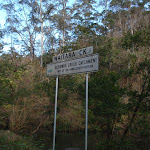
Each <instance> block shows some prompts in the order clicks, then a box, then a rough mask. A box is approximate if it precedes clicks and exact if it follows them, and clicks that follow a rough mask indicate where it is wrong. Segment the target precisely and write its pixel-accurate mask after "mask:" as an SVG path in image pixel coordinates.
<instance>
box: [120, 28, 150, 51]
mask: <svg viewBox="0 0 150 150" xmlns="http://www.w3.org/2000/svg"><path fill="white" fill-rule="evenodd" d="M149 32H150V27H147V28H145V29H143V30H138V31H136V32H135V33H134V34H131V33H130V32H128V33H126V34H125V35H124V37H123V39H122V46H123V47H124V48H126V49H128V48H132V47H133V45H134V46H135V47H139V46H149V45H150V35H149Z"/></svg>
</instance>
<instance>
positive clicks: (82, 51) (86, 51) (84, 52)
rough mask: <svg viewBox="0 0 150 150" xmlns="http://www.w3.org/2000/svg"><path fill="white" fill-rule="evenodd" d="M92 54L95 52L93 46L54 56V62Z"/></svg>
mask: <svg viewBox="0 0 150 150" xmlns="http://www.w3.org/2000/svg"><path fill="white" fill-rule="evenodd" d="M90 54H93V46H91V47H86V48H82V49H79V50H76V51H71V52H68V53H63V54H60V55H56V56H53V62H55V63H56V62H62V61H65V60H71V59H74V58H79V57H83V56H86V55H90Z"/></svg>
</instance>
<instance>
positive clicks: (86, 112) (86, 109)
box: [85, 73, 88, 150]
mask: <svg viewBox="0 0 150 150" xmlns="http://www.w3.org/2000/svg"><path fill="white" fill-rule="evenodd" d="M87 137H88V73H86V95H85V150H87Z"/></svg>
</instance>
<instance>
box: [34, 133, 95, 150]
mask: <svg viewBox="0 0 150 150" xmlns="http://www.w3.org/2000/svg"><path fill="white" fill-rule="evenodd" d="M35 139H36V141H38V142H40V144H44V150H51V149H52V147H53V135H52V134H48V133H40V136H39V135H38V136H36V138H35ZM96 141H97V136H96V135H95V134H90V135H89V136H88V149H89V150H96ZM55 144H56V146H55V150H65V149H67V148H80V150H84V146H85V137H84V134H83V133H56V143H55Z"/></svg>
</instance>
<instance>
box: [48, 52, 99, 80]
mask: <svg viewBox="0 0 150 150" xmlns="http://www.w3.org/2000/svg"><path fill="white" fill-rule="evenodd" d="M95 55H97V56H98V69H97V70H93V71H86V72H78V73H70V74H61V75H48V74H47V69H48V67H47V68H46V76H47V77H57V76H66V75H72V74H80V73H89V72H97V71H98V70H99V54H98V53H95V54H90V55H86V56H84V57H79V58H73V59H71V60H77V59H81V58H86V57H89V56H95ZM71 60H65V61H62V62H67V61H71ZM62 62H52V63H50V64H47V65H51V64H58V63H62Z"/></svg>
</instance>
